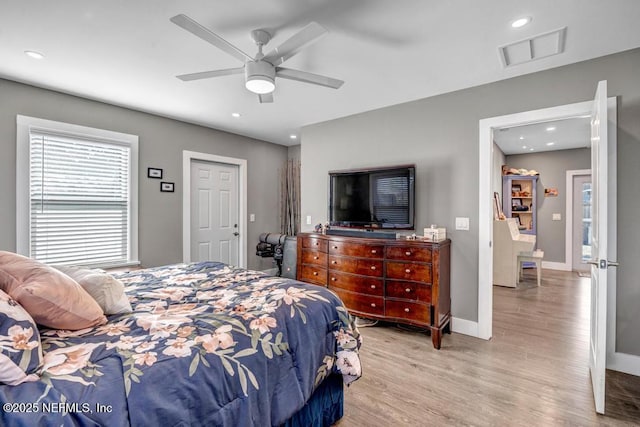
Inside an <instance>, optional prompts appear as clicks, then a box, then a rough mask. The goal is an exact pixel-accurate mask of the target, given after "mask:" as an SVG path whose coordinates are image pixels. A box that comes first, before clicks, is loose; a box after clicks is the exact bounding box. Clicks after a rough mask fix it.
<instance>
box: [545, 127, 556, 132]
mask: <svg viewBox="0 0 640 427" xmlns="http://www.w3.org/2000/svg"><path fill="white" fill-rule="evenodd" d="M554 130H556V127H555V126H549V127H548V128H547V132H553V131H554Z"/></svg>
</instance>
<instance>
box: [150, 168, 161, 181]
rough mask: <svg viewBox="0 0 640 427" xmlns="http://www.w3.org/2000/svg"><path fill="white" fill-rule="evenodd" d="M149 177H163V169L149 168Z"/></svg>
mask: <svg viewBox="0 0 640 427" xmlns="http://www.w3.org/2000/svg"><path fill="white" fill-rule="evenodd" d="M147 178H155V179H162V169H158V168H147Z"/></svg>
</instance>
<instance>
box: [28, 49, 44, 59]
mask: <svg viewBox="0 0 640 427" xmlns="http://www.w3.org/2000/svg"><path fill="white" fill-rule="evenodd" d="M24 54H25V55H27V56H28V57H29V58H33V59H42V58H44V55H43V54H42V53H40V52H36V51H35V50H25V51H24Z"/></svg>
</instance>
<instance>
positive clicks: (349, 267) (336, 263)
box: [329, 255, 383, 277]
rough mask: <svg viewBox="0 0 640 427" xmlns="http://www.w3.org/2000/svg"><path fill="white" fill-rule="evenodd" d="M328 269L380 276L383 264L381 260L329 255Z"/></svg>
mask: <svg viewBox="0 0 640 427" xmlns="http://www.w3.org/2000/svg"><path fill="white" fill-rule="evenodd" d="M329 270H338V271H344V272H346V273H354V274H362V275H365V276H375V277H382V273H383V264H382V260H375V259H365V258H347V257H341V256H335V255H329Z"/></svg>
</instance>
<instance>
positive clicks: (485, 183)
mask: <svg viewBox="0 0 640 427" xmlns="http://www.w3.org/2000/svg"><path fill="white" fill-rule="evenodd" d="M592 104H593V102H592V101H585V102H578V103H575V104H568V105H561V106H558V107H551V108H543V109H540V110H532V111H525V112H522V113H515V114H508V115H505V116H499V117H491V118H487V119H482V120H480V122H479V128H480V131H479V132H480V133H479V144H480V147H479V149H480V152H479V158H480V164H479V176H478V181H479V205H478V208H479V212H478V222H479V224H478V337H479V338H483V339H489V338H491V335H492V322H493V283H492V282H493V280H492V275H493V250H487V248H491V246H492V236H493V207H492V202H493V192H492V188H491V173H492V164H491V148H492V146H493V131H494V129H500V128H506V127H514V126H523V125H528V124H533V123H540V122H546V121H550V120H559V119H564V118H570V117H576V116H585V115H590V114H591V108H592Z"/></svg>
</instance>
